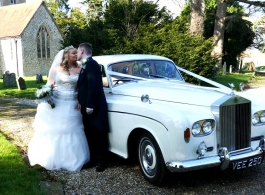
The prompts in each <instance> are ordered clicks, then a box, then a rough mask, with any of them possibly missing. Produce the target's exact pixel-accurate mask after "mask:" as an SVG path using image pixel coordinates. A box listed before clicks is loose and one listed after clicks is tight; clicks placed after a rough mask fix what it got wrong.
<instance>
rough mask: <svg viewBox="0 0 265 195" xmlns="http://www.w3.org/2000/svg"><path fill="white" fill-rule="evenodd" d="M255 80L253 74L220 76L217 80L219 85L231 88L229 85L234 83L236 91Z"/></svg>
mask: <svg viewBox="0 0 265 195" xmlns="http://www.w3.org/2000/svg"><path fill="white" fill-rule="evenodd" d="M252 78H253V74H252V73H250V74H236V73H234V74H226V75H220V76H218V77H217V78H216V80H215V81H216V82H217V83H221V84H223V85H225V86H227V87H229V84H228V83H233V84H234V85H235V90H236V91H239V89H240V88H239V84H240V83H243V84H246V83H248V82H249V81H250V80H251V79H252Z"/></svg>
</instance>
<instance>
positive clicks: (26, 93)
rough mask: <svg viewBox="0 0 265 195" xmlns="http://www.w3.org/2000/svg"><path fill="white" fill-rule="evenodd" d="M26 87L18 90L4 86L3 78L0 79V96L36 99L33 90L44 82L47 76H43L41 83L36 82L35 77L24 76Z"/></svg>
mask: <svg viewBox="0 0 265 195" xmlns="http://www.w3.org/2000/svg"><path fill="white" fill-rule="evenodd" d="M24 80H25V82H26V86H27V89H25V90H19V89H18V88H17V87H8V88H7V87H4V85H3V79H0V97H16V98H28V99H36V97H35V91H36V90H37V89H38V88H39V87H40V86H41V85H44V84H45V83H46V80H47V77H46V76H43V83H37V82H36V77H35V76H32V77H24Z"/></svg>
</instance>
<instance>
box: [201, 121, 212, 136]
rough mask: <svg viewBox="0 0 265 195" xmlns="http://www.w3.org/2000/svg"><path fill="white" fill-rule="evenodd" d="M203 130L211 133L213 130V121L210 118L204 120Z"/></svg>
mask: <svg viewBox="0 0 265 195" xmlns="http://www.w3.org/2000/svg"><path fill="white" fill-rule="evenodd" d="M202 130H203V132H204V133H206V134H208V133H210V132H211V131H212V130H213V128H212V123H211V121H209V120H206V121H204V122H203V124H202Z"/></svg>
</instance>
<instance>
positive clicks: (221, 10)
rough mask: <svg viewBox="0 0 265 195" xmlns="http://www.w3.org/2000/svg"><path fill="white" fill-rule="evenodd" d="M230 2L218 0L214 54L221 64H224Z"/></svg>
mask: <svg viewBox="0 0 265 195" xmlns="http://www.w3.org/2000/svg"><path fill="white" fill-rule="evenodd" d="M227 6H228V3H227V1H226V0H218V5H217V11H216V18H215V26H214V33H213V36H214V48H213V51H212V55H214V56H217V57H218V59H219V63H220V65H221V64H222V56H223V48H224V33H225V18H226V9H227Z"/></svg>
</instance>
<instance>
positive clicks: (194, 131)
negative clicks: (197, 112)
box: [191, 123, 201, 135]
mask: <svg viewBox="0 0 265 195" xmlns="http://www.w3.org/2000/svg"><path fill="white" fill-rule="evenodd" d="M191 132H192V134H193V135H199V134H200V132H201V125H200V124H199V123H194V124H193V125H192V129H191Z"/></svg>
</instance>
